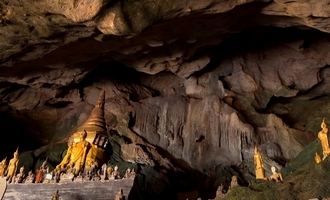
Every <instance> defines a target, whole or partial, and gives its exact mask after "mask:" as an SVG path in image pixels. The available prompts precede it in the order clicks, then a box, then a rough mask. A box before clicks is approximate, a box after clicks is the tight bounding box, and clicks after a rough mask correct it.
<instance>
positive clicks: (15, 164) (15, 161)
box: [6, 148, 19, 183]
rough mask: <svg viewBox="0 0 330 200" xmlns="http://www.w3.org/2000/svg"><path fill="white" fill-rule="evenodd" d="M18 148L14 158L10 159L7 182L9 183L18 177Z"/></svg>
mask: <svg viewBox="0 0 330 200" xmlns="http://www.w3.org/2000/svg"><path fill="white" fill-rule="evenodd" d="M18 161H19V159H18V148H17V150H16V151H15V153H14V157H13V158H12V159H10V161H9V164H8V168H7V177H6V179H7V181H8V183H11V182H12V180H13V178H14V177H15V175H16V171H17V167H18Z"/></svg>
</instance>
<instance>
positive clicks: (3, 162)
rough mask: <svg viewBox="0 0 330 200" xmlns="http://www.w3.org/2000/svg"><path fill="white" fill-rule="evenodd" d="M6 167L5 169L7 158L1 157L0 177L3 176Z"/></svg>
mask: <svg viewBox="0 0 330 200" xmlns="http://www.w3.org/2000/svg"><path fill="white" fill-rule="evenodd" d="M6 169H7V158H5V159H3V160H2V161H1V162H0V177H4V176H5V172H6Z"/></svg>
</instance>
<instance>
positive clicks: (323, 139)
mask: <svg viewBox="0 0 330 200" xmlns="http://www.w3.org/2000/svg"><path fill="white" fill-rule="evenodd" d="M321 128H322V130H321V131H320V132H319V133H318V134H317V137H318V138H319V140H320V143H321V146H322V151H323V157H322V160H325V159H326V158H327V157H328V156H329V155H330V147H329V140H328V127H327V124H326V123H325V120H324V119H323V121H322V123H321Z"/></svg>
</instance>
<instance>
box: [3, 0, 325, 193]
mask: <svg viewBox="0 0 330 200" xmlns="http://www.w3.org/2000/svg"><path fill="white" fill-rule="evenodd" d="M329 17H330V9H329V2H328V1H327V0H322V1H317V0H309V1H299V0H290V1H288V0H241V1H235V0H228V1H217V0H205V1H197V0H190V1H175V0H169V1H161V0H155V1H144V0H138V1H122V0H114V1H108V0H104V1H101V0H88V1H86V0H85V1H83V0H67V1H55V0H40V1H34V0H25V1H20V0H3V1H1V2H0V47H1V50H2V51H1V52H0V63H1V64H0V120H1V122H2V123H1V124H0V127H1V130H3V132H5V133H7V135H8V139H6V141H1V142H0V157H1V158H4V157H5V156H6V155H8V154H9V152H12V151H14V150H15V148H16V146H18V145H19V146H20V148H21V149H22V152H24V153H23V154H22V157H24V159H23V160H22V162H25V164H26V165H28V168H31V169H32V168H37V167H38V166H39V165H38V163H40V160H42V159H45V157H46V156H49V155H50V152H52V154H51V155H50V156H51V157H50V161H51V163H53V164H54V165H55V163H56V162H58V160H59V159H60V158H61V156H62V154H63V151H64V149H65V141H67V139H68V137H69V133H71V132H72V131H74V129H75V128H76V127H78V126H79V125H81V124H82V123H83V122H84V121H86V119H87V117H88V114H89V113H90V111H91V110H92V108H93V107H94V104H95V102H96V99H97V97H98V94H99V93H100V91H101V90H103V89H104V90H105V93H106V94H107V95H106V99H105V120H106V123H107V124H106V126H107V129H108V130H109V133H108V134H109V136H111V137H112V138H113V141H112V143H111V145H112V148H113V155H112V158H111V159H113V160H116V161H123V160H126V161H128V162H132V163H136V164H139V165H143V166H152V167H155V168H156V169H157V170H159V171H161V172H160V174H159V176H158V177H161V178H160V179H162V180H164V185H165V183H167V182H169V181H168V179H167V178H164V177H165V175H164V174H163V173H165V172H164V171H162V170H170V171H171V170H174V171H176V172H182V171H185V172H187V171H189V173H190V172H192V173H193V174H194V173H200V174H201V176H202V177H204V176H207V177H209V178H210V177H211V179H212V181H214V180H215V182H217V180H218V178H219V176H220V175H219V174H218V172H219V169H222V168H225V167H227V166H236V167H238V168H239V169H240V170H242V169H244V170H245V169H246V168H247V169H248V170H250V171H252V170H253V169H252V168H251V158H252V155H253V147H254V145H255V144H257V145H258V146H259V147H260V150H261V151H262V152H263V154H264V155H265V156H266V157H267V158H265V165H267V166H276V167H280V166H281V165H284V164H285V163H286V162H287V161H289V160H290V159H292V158H294V157H295V156H297V155H298V153H299V152H300V151H301V150H302V149H303V148H304V147H305V146H306V145H307V144H308V143H309V142H311V141H312V140H313V139H315V133H316V132H317V131H318V129H319V124H320V121H321V120H322V118H323V117H325V118H326V119H330V110H329V108H330V99H329V94H330V76H329V75H330V68H329V66H330V54H329V52H330V51H329V50H330V37H329V32H330V28H329V27H330V19H329ZM27 140H28V141H31V142H30V143H28V144H27V143H26V141H27ZM268 168H269V167H268ZM269 173H270V172H269V171H266V175H267V174H268V175H269ZM194 175H195V174H194ZM198 177H199V176H198ZM142 179H143V180H148V177H143V178H141V180H142ZM210 181H211V180H210ZM212 181H211V182H212ZM201 182H202V183H201V185H203V186H200V185H199V186H198V187H207V186H205V185H207V184H206V183H205V184H204V182H203V181H201ZM205 182H207V183H209V182H208V181H205ZM214 185H217V184H215V183H214ZM159 187H160V186H159ZM196 187H197V186H196ZM178 188H179V187H178ZM194 189H196V188H194ZM199 189H200V188H199ZM141 190H142V189H141ZM155 190H157V189H155ZM144 191H146V189H145V190H144ZM151 199H152V198H151Z"/></svg>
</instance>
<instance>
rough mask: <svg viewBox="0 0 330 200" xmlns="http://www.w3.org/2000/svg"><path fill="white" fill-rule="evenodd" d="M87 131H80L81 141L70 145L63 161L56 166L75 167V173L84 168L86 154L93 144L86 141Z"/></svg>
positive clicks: (58, 167)
mask: <svg viewBox="0 0 330 200" xmlns="http://www.w3.org/2000/svg"><path fill="white" fill-rule="evenodd" d="M86 137H87V132H86V131H84V132H82V133H80V141H79V142H75V143H72V144H71V145H69V148H68V150H67V153H66V155H65V156H64V158H63V160H62V162H61V163H60V164H59V165H58V166H57V167H56V168H57V169H61V168H70V169H72V168H73V169H74V174H75V175H77V174H79V172H81V171H82V170H83V169H84V166H85V161H86V156H87V152H88V150H89V149H90V148H91V144H90V143H89V142H87V141H86Z"/></svg>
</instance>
